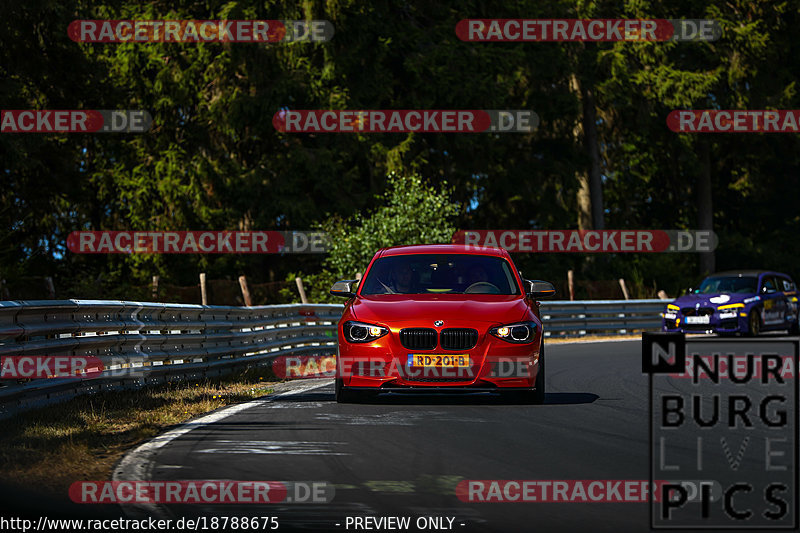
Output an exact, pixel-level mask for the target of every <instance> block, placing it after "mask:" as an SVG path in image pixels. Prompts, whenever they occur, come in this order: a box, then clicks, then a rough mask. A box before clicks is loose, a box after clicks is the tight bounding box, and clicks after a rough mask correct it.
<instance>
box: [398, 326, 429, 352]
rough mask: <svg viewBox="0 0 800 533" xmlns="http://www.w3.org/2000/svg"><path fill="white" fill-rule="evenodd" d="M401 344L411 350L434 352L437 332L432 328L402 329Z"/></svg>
mask: <svg viewBox="0 0 800 533" xmlns="http://www.w3.org/2000/svg"><path fill="white" fill-rule="evenodd" d="M400 344H402V345H403V348H407V349H409V350H433V349H434V348H436V330H435V329H430V328H406V329H401V330H400Z"/></svg>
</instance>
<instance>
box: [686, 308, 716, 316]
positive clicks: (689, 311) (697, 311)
mask: <svg viewBox="0 0 800 533" xmlns="http://www.w3.org/2000/svg"><path fill="white" fill-rule="evenodd" d="M681 313H683V316H711V315H713V314H714V308H713V307H700V308H694V307H684V308H683V309H681Z"/></svg>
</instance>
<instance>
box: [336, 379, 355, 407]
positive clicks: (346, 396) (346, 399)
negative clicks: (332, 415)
mask: <svg viewBox="0 0 800 533" xmlns="http://www.w3.org/2000/svg"><path fill="white" fill-rule="evenodd" d="M333 390H334V395H335V397H336V403H352V401H353V391H349V390H347V388H346V387H345V386H344V380H343V379H342V378H336V380H335V381H334V386H333Z"/></svg>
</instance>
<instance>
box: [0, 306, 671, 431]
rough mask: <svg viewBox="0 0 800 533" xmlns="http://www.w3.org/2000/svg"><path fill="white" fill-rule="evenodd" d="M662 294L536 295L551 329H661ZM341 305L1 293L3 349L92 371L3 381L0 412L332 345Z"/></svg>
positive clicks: (325, 350)
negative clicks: (11, 297) (98, 365)
mask: <svg viewBox="0 0 800 533" xmlns="http://www.w3.org/2000/svg"><path fill="white" fill-rule="evenodd" d="M665 305H666V302H665V301H663V300H604V301H577V302H570V301H554V302H543V303H542V306H541V314H542V319H543V322H544V323H545V332H546V335H548V336H569V335H586V334H589V333H605V334H622V333H631V332H633V331H634V330H637V331H638V330H647V329H658V328H659V327H660V325H661V319H660V316H659V313H660V312H662V311H663V310H664V307H665ZM342 308H343V306H342V305H328V304H310V305H301V304H294V305H272V306H258V307H223V306H203V305H186V304H163V303H144V302H141V303H140V302H126V301H116V300H109V301H101V300H38V301H18V302H9V301H6V302H0V356H10V355H32V356H39V355H48V356H85V357H95V358H97V359H99V360H100V361H101V362H102V363H103V366H104V368H105V370H104V371H103V373H102V374H101V375H99V376H96V377H92V378H87V379H77V378H51V379H33V380H16V381H15V380H2V381H0V417H2V416H3V415H4V414H6V415H7V414H10V413H11V412H13V411H16V410H19V409H21V408H25V407H34V406H37V405H46V404H47V403H52V402H55V401H60V400H63V399H68V398H71V397H73V396H76V395H78V394H82V393H92V392H100V391H104V390H119V389H131V388H139V387H142V386H144V385H149V384H155V383H164V382H167V381H184V380H191V379H198V378H202V377H211V376H218V375H220V374H222V373H224V372H227V371H229V370H230V369H231V368H234V367H237V366H244V365H252V364H260V363H264V362H265V361H267V360H269V359H272V358H274V357H276V356H279V355H297V354H330V353H334V352H335V351H336V323H337V321H338V320H339V317H340V316H341V313H342Z"/></svg>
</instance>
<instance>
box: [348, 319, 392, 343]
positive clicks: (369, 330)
mask: <svg viewBox="0 0 800 533" xmlns="http://www.w3.org/2000/svg"><path fill="white" fill-rule="evenodd" d="M342 330H343V331H344V338H345V340H347V342H354V343H359V342H372V341H374V340H375V339H378V338H380V337H383V336H384V335H386V334H387V333H389V330H388V329H386V328H384V327H383V326H376V325H375V324H365V323H364V322H353V321H347V322H345V323H344V326H343V327H342Z"/></svg>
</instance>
